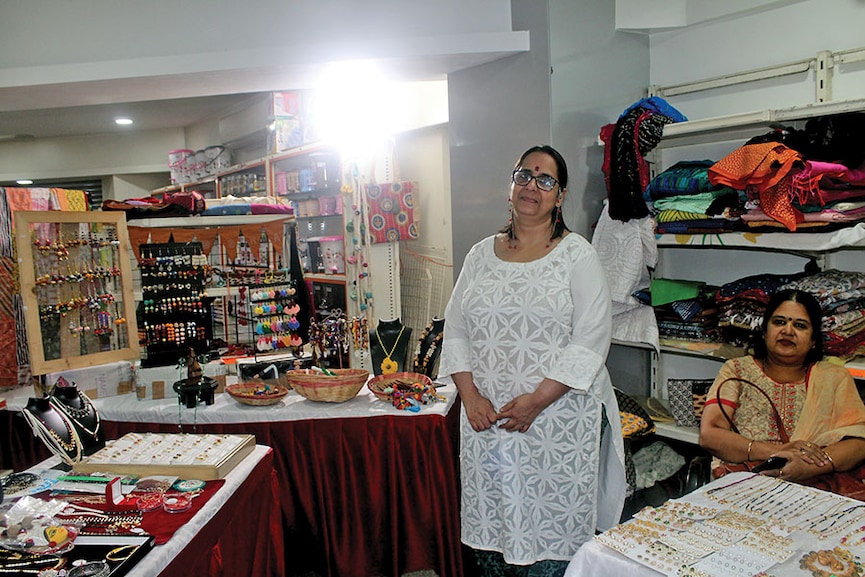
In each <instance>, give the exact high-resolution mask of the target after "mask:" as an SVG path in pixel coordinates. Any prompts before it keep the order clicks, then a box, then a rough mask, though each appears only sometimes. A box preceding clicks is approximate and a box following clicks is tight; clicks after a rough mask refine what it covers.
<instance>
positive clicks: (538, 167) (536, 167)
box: [535, 164, 541, 172]
mask: <svg viewBox="0 0 865 577" xmlns="http://www.w3.org/2000/svg"><path fill="white" fill-rule="evenodd" d="M540 169H541V167H540V166H538V165H537V164H536V165H535V172H537V171H539V170H540Z"/></svg>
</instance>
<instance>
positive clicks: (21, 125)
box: [0, 50, 513, 142]
mask: <svg viewBox="0 0 865 577" xmlns="http://www.w3.org/2000/svg"><path fill="white" fill-rule="evenodd" d="M511 53H513V51H511V50H501V51H496V50H491V51H477V52H469V53H458V54H445V55H441V54H439V55H427V56H422V57H409V58H401V59H400V58H389V59H386V60H381V61H378V62H377V64H378V65H379V68H380V69H381V70H382V72H383V73H384V74H385V75H387V77H388V78H390V79H392V80H394V81H406V82H408V81H419V80H441V79H443V78H446V76H447V74H449V73H451V72H454V71H456V70H462V69H465V68H469V67H472V66H477V65H480V64H483V63H486V62H491V61H493V60H497V59H499V58H502V57H504V56H507V55H508V54H511ZM321 68H322V64H319V65H317V66H315V67H309V66H297V65H294V66H269V67H258V68H247V69H242V70H237V69H235V70H211V71H208V72H205V73H193V74H184V75H182V76H170V75H166V76H149V77H133V78H117V79H108V80H99V81H90V82H70V83H66V84H50V85H33V86H6V87H0V142H2V141H9V140H12V139H16V140H32V139H34V138H39V139H41V138H51V137H62V136H79V135H89V134H104V133H112V132H122V131H129V130H159V129H167V128H182V127H186V126H190V125H193V124H196V123H198V122H201V121H203V120H206V119H211V118H219V117H222V116H225V115H227V114H229V113H231V112H233V111H237V110H238V109H240V108H243V107H244V105H245V104H246V103H248V102H249V101H251V100H253V99H255V98H256V95H260V94H261V93H263V92H272V91H279V90H300V89H306V88H311V87H313V86H314V85H315V83H316V81H317V79H318V76H319V72H320V70H321ZM116 116H128V117H130V118H132V119H133V120H134V122H135V124H134V125H133V126H132V127H129V126H116V125H115V124H114V118H115V117H116Z"/></svg>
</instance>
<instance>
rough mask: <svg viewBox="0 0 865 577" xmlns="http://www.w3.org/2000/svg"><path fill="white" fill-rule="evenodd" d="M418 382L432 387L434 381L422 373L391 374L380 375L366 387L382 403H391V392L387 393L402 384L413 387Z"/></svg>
mask: <svg viewBox="0 0 865 577" xmlns="http://www.w3.org/2000/svg"><path fill="white" fill-rule="evenodd" d="M417 382H420V383H421V384H423V385H431V384H432V379H430V378H429V377H428V376H426V375H423V374H421V373H411V372H402V373H390V374H389V375H378V376H375V377H373V378H371V379H370V380H369V382H368V383H367V384H366V386H367V388H368V389H369V390H370V391H372V394H374V395H375V396H376V397H378V398H379V399H381V400H382V401H385V402H387V403H390V402H391V397H390V392H385V391H389V390H390V389H393V388H394V387H395V386H399V385H400V384H403V385H411V384H413V383H417Z"/></svg>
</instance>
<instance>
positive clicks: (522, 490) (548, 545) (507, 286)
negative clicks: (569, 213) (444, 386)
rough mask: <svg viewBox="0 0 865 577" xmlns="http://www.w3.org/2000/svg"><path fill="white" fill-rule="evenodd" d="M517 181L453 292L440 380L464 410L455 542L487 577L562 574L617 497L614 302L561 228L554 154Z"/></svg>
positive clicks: (620, 471)
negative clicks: (447, 381)
mask: <svg viewBox="0 0 865 577" xmlns="http://www.w3.org/2000/svg"><path fill="white" fill-rule="evenodd" d="M512 181H513V184H512V186H511V193H510V203H511V207H512V208H511V220H510V222H509V224H508V226H507V227H506V228H505V229H504V230H503V231H502V232H500V233H499V234H497V235H495V236H492V237H489V238H486V239H484V240H482V241H481V242H479V243H478V244H477V245H475V246H474V247H473V248H472V249H471V251H469V254H468V255H467V257H466V259H465V262H464V264H463V268H462V271H461V273H460V276H459V279H458V280H457V283H456V286H455V287H454V291H453V294H452V296H451V300H450V302H449V304H448V307H447V310H446V312H445V330H444V341H443V352H442V357H441V366H440V370H439V374H442V375H450V376H451V378H452V379H453V381H454V383H456V385H457V388H458V389H459V392H460V398H461V401H462V407H463V410H462V414H461V423H460V462H461V478H462V508H461V527H462V535H461V538H462V541H463V542H464V543H465V544H467V545H469V546H470V547H472V548H473V549H475V550H476V552H477V556H478V559H479V564H481V566H482V569H484V570H487V571H488V574H490V575H492V574H500V573H501V571H502V567H495V568H491V567H490V565H491V564H492V565H495V564H496V563H497V562H498V561H497V560H500V561H501V562H504V563H505V564H507V565H511V566H522V569H523V572H524V574H526V575H529V574H531V575H534V574H538V575H540V574H544V575H555V574H558V575H561V574H563V573H564V569H565V567H566V566H567V561H568V560H570V558H571V557H572V556H573V555H574V553H575V552H576V551H577V549H578V548H579V547H580V545H582V544H583V543H585V542H586V541H588V540H589V539H591V537H592V535H593V534H594V532H595V530H596V529H599V530H604V529H607V528H609V527H612V526H613V525H615V524H616V523H617V522H618V520H619V516H620V515H621V510H622V504H623V502H624V498H625V487H626V484H625V473H624V450H623V448H622V436H621V428H620V427H619V414H618V406H617V404H616V399H615V395H614V393H613V388H612V385H611V383H610V379H609V375H608V374H607V371H606V368H605V365H604V362H605V360H606V356H607V352H608V350H609V345H610V332H611V321H610V296H609V292H608V290H607V285H606V280H605V276H604V271H603V269H602V267H601V265H600V263H599V261H598V258H597V255H596V253H595V251H594V249H593V248H592V246H591V245H590V244H589V243H588V242H587V241H586V240H585V239H584V238H583V237H581V236H579V235H577V234H575V233H572V232H569V231H568V230H567V229H566V228H565V226H564V224H563V223H562V221H561V203H562V200H563V199H564V194H565V190H566V189H565V185H566V184H567V167H566V166H565V164H564V160H563V159H562V158H561V155H559V154H558V152H556V151H555V150H554V149H552V148H551V147H548V146H542V147H534V148H531V149H529V150H528V151H526V153H524V154H523V156H522V157H521V158H520V161H519V162H518V163H517V167H516V169H515V171H514V173H513V176H512ZM610 423H613V424H615V426H610ZM499 564H500V563H499ZM532 567H534V568H535V569H536V570H534V571H533V570H532ZM509 569H510V570H513V569H515V568H514V567H510V568H509Z"/></svg>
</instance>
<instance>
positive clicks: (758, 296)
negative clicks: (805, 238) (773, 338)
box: [715, 273, 804, 347]
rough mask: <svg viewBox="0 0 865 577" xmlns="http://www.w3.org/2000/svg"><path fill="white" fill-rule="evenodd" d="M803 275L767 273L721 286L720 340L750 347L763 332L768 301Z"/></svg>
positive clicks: (716, 300)
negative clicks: (754, 337)
mask: <svg viewBox="0 0 865 577" xmlns="http://www.w3.org/2000/svg"><path fill="white" fill-rule="evenodd" d="M803 275H804V273H798V274H795V275H778V274H769V273H766V274H759V275H753V276H746V277H743V278H740V279H737V280H734V281H732V282H728V283H726V284H724V285H722V286H721V287H720V288H719V289H718V291H717V292H716V293H715V302H716V303H717V305H718V329H719V332H720V337H721V339H722V340H723V341H724V342H726V343H729V344H731V345H735V346H740V347H742V346H747V345H748V344H750V340H751V336H752V334H753V332H754V331H757V330H759V329H760V323H761V322H762V320H763V314H765V312H766V304H767V303H768V302H769V298H770V297H771V296H772V295H773V294H774V293H775V292H777V291H778V289H779V288H780V287H782V286H784V285H786V284H788V283H790V282H792V281H794V280H796V279H798V278H800V277H802V276H803Z"/></svg>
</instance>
